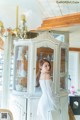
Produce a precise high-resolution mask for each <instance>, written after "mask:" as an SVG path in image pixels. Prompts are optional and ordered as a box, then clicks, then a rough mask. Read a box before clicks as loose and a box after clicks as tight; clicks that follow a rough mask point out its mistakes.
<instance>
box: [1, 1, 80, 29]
mask: <svg viewBox="0 0 80 120" xmlns="http://www.w3.org/2000/svg"><path fill="white" fill-rule="evenodd" d="M65 2H67V3H65ZM17 5H18V6H19V20H18V21H19V24H20V16H21V14H23V13H25V14H26V16H28V14H27V13H30V11H31V12H32V14H35V17H32V18H31V17H30V19H32V20H30V19H29V21H28V23H29V22H30V23H29V24H33V23H34V22H36V21H39V20H40V21H39V22H40V24H41V22H42V21H43V19H46V18H50V17H56V16H63V15H65V14H71V13H77V12H80V1H79V0H13V1H12V0H0V20H1V21H3V23H4V26H5V27H6V28H8V27H11V28H15V27H16V6H17ZM32 14H31V16H32ZM33 19H34V20H33ZM27 20H28V18H27ZM33 21H34V22H33ZM39 22H38V23H39ZM34 24H35V23H34ZM40 24H39V25H40ZM75 27H76V29H77V28H78V27H79V26H78V27H77V26H74V29H75ZM64 29H65V28H63V30H64ZM67 29H69V30H71V29H72V30H73V28H72V27H69V28H67ZM78 29H79V28H78Z"/></svg>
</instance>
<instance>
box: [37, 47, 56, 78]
mask: <svg viewBox="0 0 80 120" xmlns="http://www.w3.org/2000/svg"><path fill="white" fill-rule="evenodd" d="M44 58H45V59H47V60H49V61H50V63H51V78H52V80H53V60H54V50H53V49H51V48H48V47H40V48H37V56H36V74H37V73H38V70H39V60H41V59H44Z"/></svg>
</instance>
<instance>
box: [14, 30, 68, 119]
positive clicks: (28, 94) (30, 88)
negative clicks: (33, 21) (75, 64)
mask: <svg viewBox="0 0 80 120" xmlns="http://www.w3.org/2000/svg"><path fill="white" fill-rule="evenodd" d="M14 48H15V50H14V51H15V57H14V90H13V93H12V103H13V104H12V110H13V114H14V115H17V120H37V119H36V113H37V104H38V100H39V98H40V96H41V89H40V87H36V74H37V72H38V64H39V60H40V59H42V58H46V59H48V60H49V61H50V62H51V77H52V80H53V89H54V93H55V95H56V97H57V99H58V107H59V111H60V113H59V114H60V117H57V116H58V115H57V114H56V113H55V112H54V118H55V120H68V87H67V86H68V84H67V83H68V40H67V39H64V41H63V42H61V41H59V40H57V39H55V38H54V37H53V36H52V34H50V33H49V32H43V33H40V34H39V35H38V36H37V37H36V38H34V39H19V40H15V41H14ZM15 120H16V117H15Z"/></svg>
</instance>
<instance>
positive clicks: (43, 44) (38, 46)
mask: <svg viewBox="0 0 80 120" xmlns="http://www.w3.org/2000/svg"><path fill="white" fill-rule="evenodd" d="M56 46H57V45H56V44H55V43H54V44H53V42H52V44H51V43H50V42H49V41H46V40H44V41H42V42H38V43H35V52H34V53H35V55H34V56H35V57H34V86H35V82H36V62H35V61H36V59H37V48H40V47H49V48H51V49H53V50H54V62H53V64H54V69H56V62H57V60H56V50H57V49H56ZM55 71H56V70H53V79H54V92H55V90H56V88H55V87H56V85H55V84H56V73H55ZM34 93H35V87H34Z"/></svg>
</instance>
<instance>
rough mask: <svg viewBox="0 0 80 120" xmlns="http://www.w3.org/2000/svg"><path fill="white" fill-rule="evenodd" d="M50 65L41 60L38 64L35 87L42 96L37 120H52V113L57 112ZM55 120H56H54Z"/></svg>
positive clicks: (46, 61)
mask: <svg viewBox="0 0 80 120" xmlns="http://www.w3.org/2000/svg"><path fill="white" fill-rule="evenodd" d="M50 73H51V64H50V62H49V61H48V60H46V59H42V60H40V62H39V72H38V75H37V86H39V84H40V87H41V90H42V96H41V98H40V100H39V103H38V108H37V120H54V119H55V118H53V117H54V116H53V112H54V111H57V106H56V97H55V95H54V93H53V81H52V80H51V76H50ZM55 120H56V119H55Z"/></svg>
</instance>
